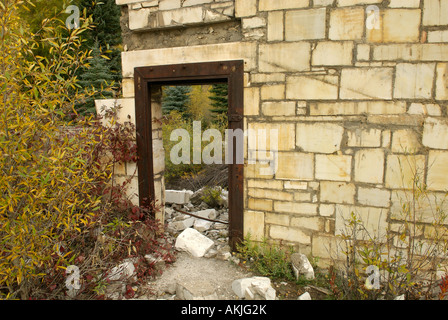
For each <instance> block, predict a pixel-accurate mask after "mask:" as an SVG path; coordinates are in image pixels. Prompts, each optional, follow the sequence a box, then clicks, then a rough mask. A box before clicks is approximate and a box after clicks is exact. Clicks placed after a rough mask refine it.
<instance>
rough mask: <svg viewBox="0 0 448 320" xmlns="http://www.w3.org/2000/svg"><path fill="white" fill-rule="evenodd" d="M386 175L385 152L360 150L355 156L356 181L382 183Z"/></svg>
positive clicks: (380, 150)
mask: <svg viewBox="0 0 448 320" xmlns="http://www.w3.org/2000/svg"><path fill="white" fill-rule="evenodd" d="M383 175H384V151H383V150H382V149H365V150H359V151H358V152H356V154H355V181H358V182H365V183H382V182H383Z"/></svg>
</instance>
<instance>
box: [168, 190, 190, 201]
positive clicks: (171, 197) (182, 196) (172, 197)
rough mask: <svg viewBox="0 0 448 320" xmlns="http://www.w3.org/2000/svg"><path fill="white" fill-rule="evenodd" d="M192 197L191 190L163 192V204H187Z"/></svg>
mask: <svg viewBox="0 0 448 320" xmlns="http://www.w3.org/2000/svg"><path fill="white" fill-rule="evenodd" d="M192 195H193V191H191V190H180V191H179V190H165V203H174V204H187V203H188V202H190V197H191V196H192Z"/></svg>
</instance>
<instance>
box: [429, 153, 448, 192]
mask: <svg viewBox="0 0 448 320" xmlns="http://www.w3.org/2000/svg"><path fill="white" fill-rule="evenodd" d="M426 183H427V186H428V190H437V191H448V152H446V151H435V150H431V151H429V157H428V176H427V179H426Z"/></svg>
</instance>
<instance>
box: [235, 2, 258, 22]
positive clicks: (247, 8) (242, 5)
mask: <svg viewBox="0 0 448 320" xmlns="http://www.w3.org/2000/svg"><path fill="white" fill-rule="evenodd" d="M256 14H257V0H235V16H236V17H237V18H241V17H250V16H254V15H256Z"/></svg>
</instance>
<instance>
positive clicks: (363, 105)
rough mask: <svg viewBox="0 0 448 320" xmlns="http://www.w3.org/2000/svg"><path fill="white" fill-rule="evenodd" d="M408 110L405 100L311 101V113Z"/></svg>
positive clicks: (334, 113)
mask: <svg viewBox="0 0 448 320" xmlns="http://www.w3.org/2000/svg"><path fill="white" fill-rule="evenodd" d="M405 112H406V102H403V101H360V102H325V103H311V104H310V115H312V116H314V115H358V114H385V115H387V114H402V113H405Z"/></svg>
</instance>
